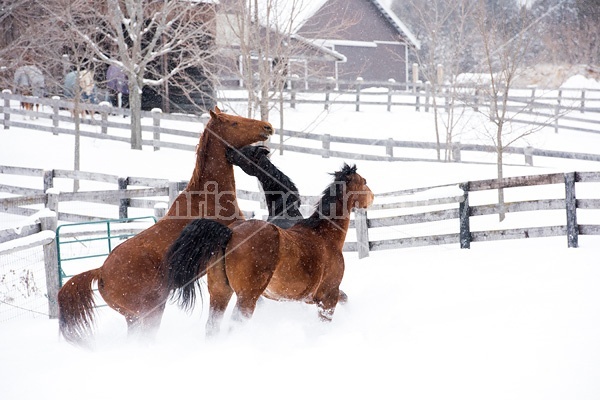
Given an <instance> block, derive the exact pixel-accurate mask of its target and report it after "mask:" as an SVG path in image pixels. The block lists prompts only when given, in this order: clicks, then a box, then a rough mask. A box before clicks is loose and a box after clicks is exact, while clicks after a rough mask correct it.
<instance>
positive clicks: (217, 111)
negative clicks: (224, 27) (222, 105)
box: [215, 106, 221, 114]
mask: <svg viewBox="0 0 600 400" xmlns="http://www.w3.org/2000/svg"><path fill="white" fill-rule="evenodd" d="M215 112H216V113H217V114H221V110H220V109H219V107H217V106H215Z"/></svg>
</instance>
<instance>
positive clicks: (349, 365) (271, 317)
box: [0, 107, 600, 400]
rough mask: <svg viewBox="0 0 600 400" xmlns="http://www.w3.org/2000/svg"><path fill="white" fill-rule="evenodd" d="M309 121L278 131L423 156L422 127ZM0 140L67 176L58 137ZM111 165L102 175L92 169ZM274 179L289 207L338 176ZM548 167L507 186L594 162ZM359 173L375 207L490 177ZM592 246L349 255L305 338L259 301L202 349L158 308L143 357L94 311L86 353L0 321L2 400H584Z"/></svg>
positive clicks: (599, 359) (595, 391) (421, 123)
mask: <svg viewBox="0 0 600 400" xmlns="http://www.w3.org/2000/svg"><path fill="white" fill-rule="evenodd" d="M318 114H320V112H319V111H316V109H313V108H310V107H306V108H305V109H303V108H300V109H299V111H291V110H290V111H289V112H288V115H287V117H286V118H287V121H289V122H288V123H289V124H290V126H289V127H290V128H292V129H294V128H296V129H302V128H305V127H306V126H311V127H312V128H311V130H314V131H319V130H321V131H327V132H330V133H332V134H338V135H340V136H345V135H346V136H349V135H356V136H360V137H365V136H364V135H365V133H369V134H373V135H374V136H375V135H381V136H382V137H383V138H387V137H397V138H403V139H404V138H405V136H403V134H404V132H410V133H407V134H406V135H407V136H412V135H415V134H416V133H417V132H418V133H419V134H422V135H424V137H422V138H421V140H433V136H432V135H433V134H432V132H431V130H430V127H431V125H430V124H431V122H430V116H428V115H426V114H424V113H415V112H413V111H411V110H406V109H399V110H397V111H395V112H392V113H387V112H384V111H380V110H366V111H362V112H360V113H355V112H353V111H346V110H344V109H342V108H339V109H334V111H332V112H330V113H329V114H327V115H321V117H320V122H319V123H317V124H314V123H313V121H315V120H317V117H316V115H318ZM277 118H278V117H277V116H276V115H274V116H273V117H272V120H273V121H277V120H278V119H277ZM476 129H477V127H475V130H476ZM0 138H1V139H0V140H1V142H2V146H0V160H1V161H0V164H2V165H17V166H27V167H39V168H63V169H72V158H71V157H72V156H71V148H72V141H73V138H72V137H71V136H66V135H60V136H52V135H50V134H46V133H38V132H30V131H25V130H21V129H15V128H11V129H10V130H4V131H0ZM277 140H278V139H275V142H277ZM407 140H408V139H407ZM529 140H530V141H531V142H532V143H533V144H539V145H550V146H560V145H561V144H560V143H561V141H562V143H563V144H566V143H568V144H569V146H570V147H571V148H572V147H576V148H579V151H581V152H591V151H592V149H598V148H600V137H596V136H594V135H589V134H588V135H583V134H574V133H569V132H563V133H560V134H558V135H556V134H554V133H553V130H552V129H551V128H549V129H547V130H546V131H544V132H540V133H539V134H536V135H535V137H532V138H530V139H529ZM82 146H83V148H82V167H81V169H82V170H85V171H93V172H106V173H112V174H120V175H122V176H123V175H135V176H149V177H160V178H171V179H188V178H189V175H190V174H191V171H192V167H193V163H194V158H193V155H192V154H187V153H184V152H180V151H169V150H161V151H159V152H153V151H152V149H144V150H143V151H137V152H135V151H131V150H129V149H128V148H127V145H123V144H114V143H105V142H102V141H98V140H88V139H84V140H83V141H82ZM48 149H52V152H48ZM109 154H110V156H111V157H112V159H113V161H111V162H110V163H106V161H105V160H106V157H107V156H108V155H109ZM346 161H349V162H351V161H352V160H346ZM273 162H274V163H275V164H277V165H278V166H279V167H280V168H281V169H282V170H283V171H284V172H285V173H287V174H289V175H290V177H291V178H292V179H293V180H294V182H295V183H296V184H297V186H298V187H299V189H300V191H301V193H302V194H306V195H317V194H318V193H320V192H321V190H322V189H323V188H324V187H325V186H326V185H327V184H328V183H329V182H330V179H331V177H330V176H329V175H328V173H330V172H333V171H334V170H336V169H337V168H339V166H340V165H341V163H342V162H343V160H339V159H322V158H320V157H316V156H308V155H299V154H294V153H290V152H286V153H285V154H284V155H283V156H280V155H278V154H277V153H275V154H274V155H273ZM544 163H546V164H547V163H550V161H547V160H546V161H544ZM546 164H541V165H539V166H536V167H518V166H509V167H507V173H506V175H507V176H515V175H530V174H531V175H533V174H540V173H547V172H548V173H549V172H555V171H572V170H598V165H597V164H593V163H578V162H574V161H565V162H559V161H553V162H552V165H546ZM357 165H358V171H359V173H361V174H362V175H363V176H365V177H366V178H367V180H368V181H369V185H370V186H371V188H372V189H373V191H374V192H375V193H376V194H377V193H383V192H391V191H394V190H399V189H404V188H415V187H424V186H431V185H441V184H446V183H456V182H462V181H466V180H476V179H486V178H493V177H494V174H495V166H494V165H465V164H437V163H424V162H395V163H375V162H362V161H361V162H357ZM236 180H237V182H238V187H240V188H246V189H256V182H255V181H253V180H252V179H250V178H248V177H246V176H244V175H243V174H242V173H241V172H240V171H236ZM511 217H512V216H511ZM515 218H516V217H515ZM0 219H2V223H0V226H2V227H4V226H5V225H11V224H12V225H14V224H18V223H19V222H18V221H17V219H16V218H14V217H10V216H6V215H5V214H1V215H0ZM538 222H539V223H540V224H543V223H545V221H538ZM507 223H508V222H507ZM491 225H493V226H494V227H495V228H502V227H503V225H502V224H499V223H498V222H497V221H496V222H491ZM395 230H396V232H391V233H397V234H399V235H402V234H403V232H402V231H401V230H400V229H398V228H395ZM424 234H427V232H424ZM599 246H600V238H598V237H588V236H580V248H577V249H568V248H567V242H566V238H564V237H557V238H548V239H529V240H516V241H501V242H492V243H473V244H472V248H471V249H470V250H461V249H459V248H458V245H447V246H446V245H445V246H430V247H422V248H413V249H402V250H387V251H379V252H371V255H370V257H368V258H366V259H362V260H358V257H357V255H356V254H355V253H348V254H346V255H345V256H346V257H345V258H346V265H347V268H346V274H345V277H344V281H343V283H342V288H343V289H344V290H345V291H346V292H347V293H348V294H349V296H350V302H349V303H348V304H347V305H344V306H340V307H338V309H337V310H336V313H335V315H334V319H333V322H332V323H331V324H322V323H320V322H318V321H317V318H316V310H315V309H314V308H313V307H311V306H308V305H304V304H298V303H275V302H270V301H264V302H263V303H261V305H260V306H259V308H258V309H257V312H256V314H255V316H254V318H253V319H252V320H251V322H250V323H249V324H248V325H247V326H245V327H243V328H242V329H238V330H236V331H233V332H231V333H229V334H226V335H223V336H222V337H220V338H218V339H217V340H214V341H206V340H205V339H204V322H205V319H206V314H207V306H206V305H205V306H204V307H200V306H198V307H197V308H196V310H195V311H194V312H193V313H192V314H191V315H188V314H186V313H184V312H182V311H180V310H178V309H177V308H176V307H174V306H170V307H168V308H167V312H166V314H165V317H164V320H163V326H162V328H161V331H160V333H159V336H158V338H157V340H156V343H154V344H152V345H145V344H138V343H131V342H128V341H127V339H126V330H125V322H124V320H123V319H122V318H121V317H120V316H118V315H117V314H116V313H115V312H113V311H112V310H108V309H102V310H101V311H100V312H99V318H98V319H97V321H98V327H97V335H96V336H97V349H96V351H94V352H89V351H84V350H81V349H78V348H75V347H72V346H70V345H68V344H66V343H65V342H64V341H62V340H60V339H59V338H58V332H57V323H56V321H55V320H47V319H45V318H43V317H42V318H40V317H37V318H21V319H18V320H15V321H11V322H5V323H3V324H2V326H1V329H0V355H1V356H0V357H1V360H2V362H1V364H0V377H1V382H2V387H1V388H0V393H1V396H0V397H1V398H3V399H41V398H46V399H49V398H56V399H58V398H60V399H82V398H86V399H107V398H117V399H124V398H131V399H145V398H148V399H155V398H169V399H176V398H181V397H190V396H193V397H197V398H209V397H214V396H218V397H219V398H236V397H243V398H250V399H254V398H276V397H277V398H290V399H306V398H315V399H322V398H326V397H330V396H334V397H335V398H344V397H349V396H350V397H352V398H372V399H375V398H406V399H503V400H504V399H524V400H525V399H527V400H534V399H544V400H546V399H566V398H568V399H577V400H585V399H597V398H599V397H600V341H598V338H599V337H600V291H599V290H598V287H599V286H600V265H599V264H598V248H599Z"/></svg>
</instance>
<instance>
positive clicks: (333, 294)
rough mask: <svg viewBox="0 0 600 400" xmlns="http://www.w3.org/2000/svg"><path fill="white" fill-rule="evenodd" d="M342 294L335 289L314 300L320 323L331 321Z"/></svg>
mask: <svg viewBox="0 0 600 400" xmlns="http://www.w3.org/2000/svg"><path fill="white" fill-rule="evenodd" d="M342 293H343V292H342V291H340V290H339V289H337V288H336V289H332V290H330V291H329V292H327V293H324V294H323V295H320V296H317V297H316V298H315V303H316V304H317V308H318V310H319V319H320V320H321V321H324V322H330V321H331V320H332V318H333V313H334V312H335V307H336V305H337V303H338V300H339V299H340V297H341V296H342ZM344 294H345V293H344Z"/></svg>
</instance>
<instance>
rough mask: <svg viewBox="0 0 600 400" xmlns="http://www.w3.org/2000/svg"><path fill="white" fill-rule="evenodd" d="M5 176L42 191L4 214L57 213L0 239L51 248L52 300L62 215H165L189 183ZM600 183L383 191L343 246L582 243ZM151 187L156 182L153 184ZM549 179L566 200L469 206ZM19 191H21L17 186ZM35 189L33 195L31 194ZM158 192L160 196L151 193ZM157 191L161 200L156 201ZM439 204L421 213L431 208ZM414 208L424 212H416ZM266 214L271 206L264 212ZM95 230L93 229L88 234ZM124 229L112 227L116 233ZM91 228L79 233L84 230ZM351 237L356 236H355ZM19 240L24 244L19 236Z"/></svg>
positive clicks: (535, 179)
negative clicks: (91, 207) (530, 215)
mask: <svg viewBox="0 0 600 400" xmlns="http://www.w3.org/2000/svg"><path fill="white" fill-rule="evenodd" d="M0 172H2V173H3V174H20V175H27V174H32V173H33V174H34V175H35V174H37V176H38V177H39V179H40V181H41V185H40V186H42V187H43V189H38V190H33V191H32V190H31V189H25V188H16V187H14V186H10V187H9V186H6V185H3V186H2V187H0V192H6V191H7V190H8V191H12V192H13V193H17V192H19V193H21V195H20V196H17V197H11V198H4V199H2V212H4V213H15V214H18V215H32V214H33V213H35V212H36V210H35V209H32V208H30V207H32V206H37V207H36V208H37V209H38V210H39V209H40V208H45V209H49V210H52V211H54V213H47V212H46V213H43V214H42V215H41V216H40V218H39V222H36V223H34V224H31V225H27V226H22V227H20V228H19V229H5V230H0V244H1V243H6V242H12V241H16V240H18V239H22V238H25V237H32V238H34V237H37V239H35V240H30V241H29V242H28V243H27V244H24V245H19V244H15V245H12V246H9V247H7V248H6V249H4V250H3V249H1V248H0V255H2V256H4V255H6V254H10V253H14V252H16V251H19V250H21V249H23V248H27V247H31V246H39V245H42V246H43V249H44V258H45V264H46V282H47V285H48V288H47V289H48V297H49V299H55V298H56V297H55V296H56V293H57V292H58V281H59V280H58V256H57V249H56V244H55V240H54V232H55V231H56V229H57V226H58V224H59V221H92V220H102V219H106V218H124V217H127V215H128V210H129V209H130V208H143V209H152V211H149V212H148V213H146V215H148V214H150V213H152V214H154V215H155V216H157V217H158V218H160V217H162V216H164V214H165V210H166V208H167V202H169V203H170V202H172V201H173V200H174V198H175V197H176V195H177V194H178V193H179V191H180V190H181V189H182V187H183V185H185V183H184V182H167V181H161V180H157V179H146V178H134V177H127V178H119V177H116V176H110V175H105V174H93V173H81V172H73V171H58V170H55V171H41V170H34V169H27V168H16V167H0ZM57 177H61V178H68V179H75V178H77V179H90V180H99V181H101V182H108V181H112V182H113V183H115V182H116V185H117V186H118V187H117V189H113V190H104V191H89V192H80V193H68V192H67V193H61V192H58V191H55V190H53V188H52V185H53V180H54V178H57ZM130 183H131V184H135V185H136V186H137V185H148V186H149V187H148V188H144V189H127V187H126V186H127V184H130ZM594 183H596V184H598V183H600V172H573V173H567V174H550V175H538V176H524V177H515V178H506V179H503V180H495V179H493V180H485V181H473V182H465V183H461V184H457V185H448V186H447V187H452V186H456V187H460V191H461V192H462V193H461V194H455V195H451V196H447V197H433V198H429V199H426V200H416V201H401V202H393V201H392V202H382V200H383V201H388V200H389V199H394V198H397V197H402V196H407V195H410V194H414V193H415V192H426V191H428V190H432V189H436V188H420V189H413V190H410V191H409V190H406V191H399V192H392V193H383V194H380V195H377V196H376V199H377V203H376V204H374V205H373V206H372V207H371V208H370V209H369V211H368V213H369V214H377V213H382V212H383V213H386V214H390V213H391V214H397V215H387V216H384V217H368V215H367V211H364V210H357V211H356V212H355V218H354V219H353V220H351V223H350V228H351V231H352V233H353V234H354V236H355V240H349V241H347V242H346V243H345V245H344V251H351V252H357V253H358V256H359V258H363V257H367V256H368V255H369V252H370V251H377V250H384V249H398V248H406V247H414V246H427V245H452V244H459V245H460V247H461V248H465V249H466V248H470V246H471V243H473V242H481V241H490V240H502V239H519V238H539V237H551V236H565V237H566V241H567V245H568V247H577V246H578V240H579V239H578V238H579V235H600V224H594V223H585V224H580V223H578V219H577V210H600V197H597V198H586V199H577V197H576V195H575V193H576V190H575V186H576V184H594ZM152 185H156V186H154V187H152ZM544 185H562V186H563V187H564V196H562V197H559V198H553V199H547V198H539V199H531V198H528V199H527V200H523V201H514V202H510V203H507V204H505V205H504V206H500V205H498V204H496V203H490V204H483V205H476V206H472V205H470V198H471V197H472V196H473V195H474V194H476V193H478V192H482V191H493V190H497V189H500V188H503V189H511V188H519V187H534V188H535V187H538V186H544ZM17 189H18V190H17ZM26 192H31V193H30V194H25V193H26ZM593 193H595V194H596V196H597V194H598V193H600V190H597V188H596V189H595V190H593ZM146 197H152V198H153V199H145V198H146ZM157 197H158V199H157ZM238 197H240V198H242V199H248V200H253V201H257V202H259V204H261V205H259V206H257V207H256V209H258V208H264V203H262V202H261V200H262V195H261V194H260V193H258V192H248V191H240V192H239V193H238ZM302 200H303V202H310V203H313V202H314V201H315V200H316V198H314V197H310V198H309V197H303V199H302ZM73 201H78V202H87V203H103V204H111V205H113V206H116V207H117V209H118V211H117V214H116V215H113V216H106V215H104V216H101V217H100V216H84V215H80V214H72V213H65V212H59V210H60V209H62V208H63V207H64V204H65V203H69V202H73ZM428 207H429V208H431V207H433V208H435V210H429V211H422V210H424V209H427V208H428ZM411 209H414V210H417V211H414V212H411V211H410V210H411ZM553 210H554V211H557V210H560V211H561V212H562V213H564V214H562V215H563V216H564V220H565V223H561V224H553V225H548V226H527V225H526V226H521V227H517V228H511V229H501V230H486V231H473V230H472V229H471V221H472V220H473V219H475V218H478V217H482V216H489V215H493V214H498V213H499V212H501V211H502V212H504V213H507V214H510V213H517V212H535V213H541V212H545V211H553ZM263 214H264V211H263ZM432 223H433V224H439V223H442V224H443V223H450V225H451V226H453V228H452V229H451V230H452V232H451V233H441V234H436V233H435V228H430V227H429V228H427V234H426V235H423V236H414V235H413V236H406V235H399V236H406V237H396V238H388V239H382V240H371V239H370V238H369V237H370V236H372V235H373V234H374V233H375V232H376V231H377V230H378V229H382V228H383V229H388V230H389V229H390V228H391V230H392V231H393V232H400V233H403V232H405V231H404V230H403V227H405V226H408V225H411V226H418V225H420V224H423V225H425V226H430V225H428V224H432ZM121 229H122V230H124V231H126V232H125V233H127V234H135V233H137V232H139V231H140V230H141V229H136V228H132V227H125V228H121ZM88 233H89V234H91V232H88ZM119 233H120V232H117V231H113V232H112V234H119ZM85 234H86V232H79V233H77V235H79V236H84V235H85ZM351 236H352V235H351ZM14 243H18V242H14ZM49 315H50V316H51V317H56V315H57V308H56V304H55V303H54V302H52V301H50V305H49Z"/></svg>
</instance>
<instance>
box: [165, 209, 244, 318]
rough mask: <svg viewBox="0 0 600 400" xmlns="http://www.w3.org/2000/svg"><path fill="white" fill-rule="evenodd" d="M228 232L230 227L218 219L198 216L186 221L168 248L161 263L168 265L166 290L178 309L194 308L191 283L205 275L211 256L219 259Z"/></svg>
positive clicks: (229, 233)
mask: <svg viewBox="0 0 600 400" xmlns="http://www.w3.org/2000/svg"><path fill="white" fill-rule="evenodd" d="M231 235H232V231H231V229H229V228H228V227H227V226H225V225H223V224H221V223H220V222H217V221H214V220H210V219H204V218H201V219H196V220H194V221H192V222H190V223H189V224H188V225H187V226H186V227H185V228H184V229H183V231H182V232H181V234H180V235H179V237H178V238H177V240H175V242H173V244H172V245H171V247H169V250H167V254H166V255H165V258H164V260H163V263H164V264H165V265H166V266H168V271H169V277H168V281H167V282H168V285H169V286H168V287H169V290H173V291H174V292H173V293H172V296H173V298H174V299H175V300H176V301H177V303H179V306H180V307H181V308H183V309H185V310H191V309H192V308H193V307H194V303H195V301H196V291H195V286H194V284H195V283H196V284H197V281H198V278H201V277H202V276H204V275H205V274H206V271H208V268H210V266H211V264H210V261H211V259H213V258H214V257H215V256H220V257H221V258H222V254H223V252H224V250H225V247H227V243H229V240H230V239H231Z"/></svg>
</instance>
